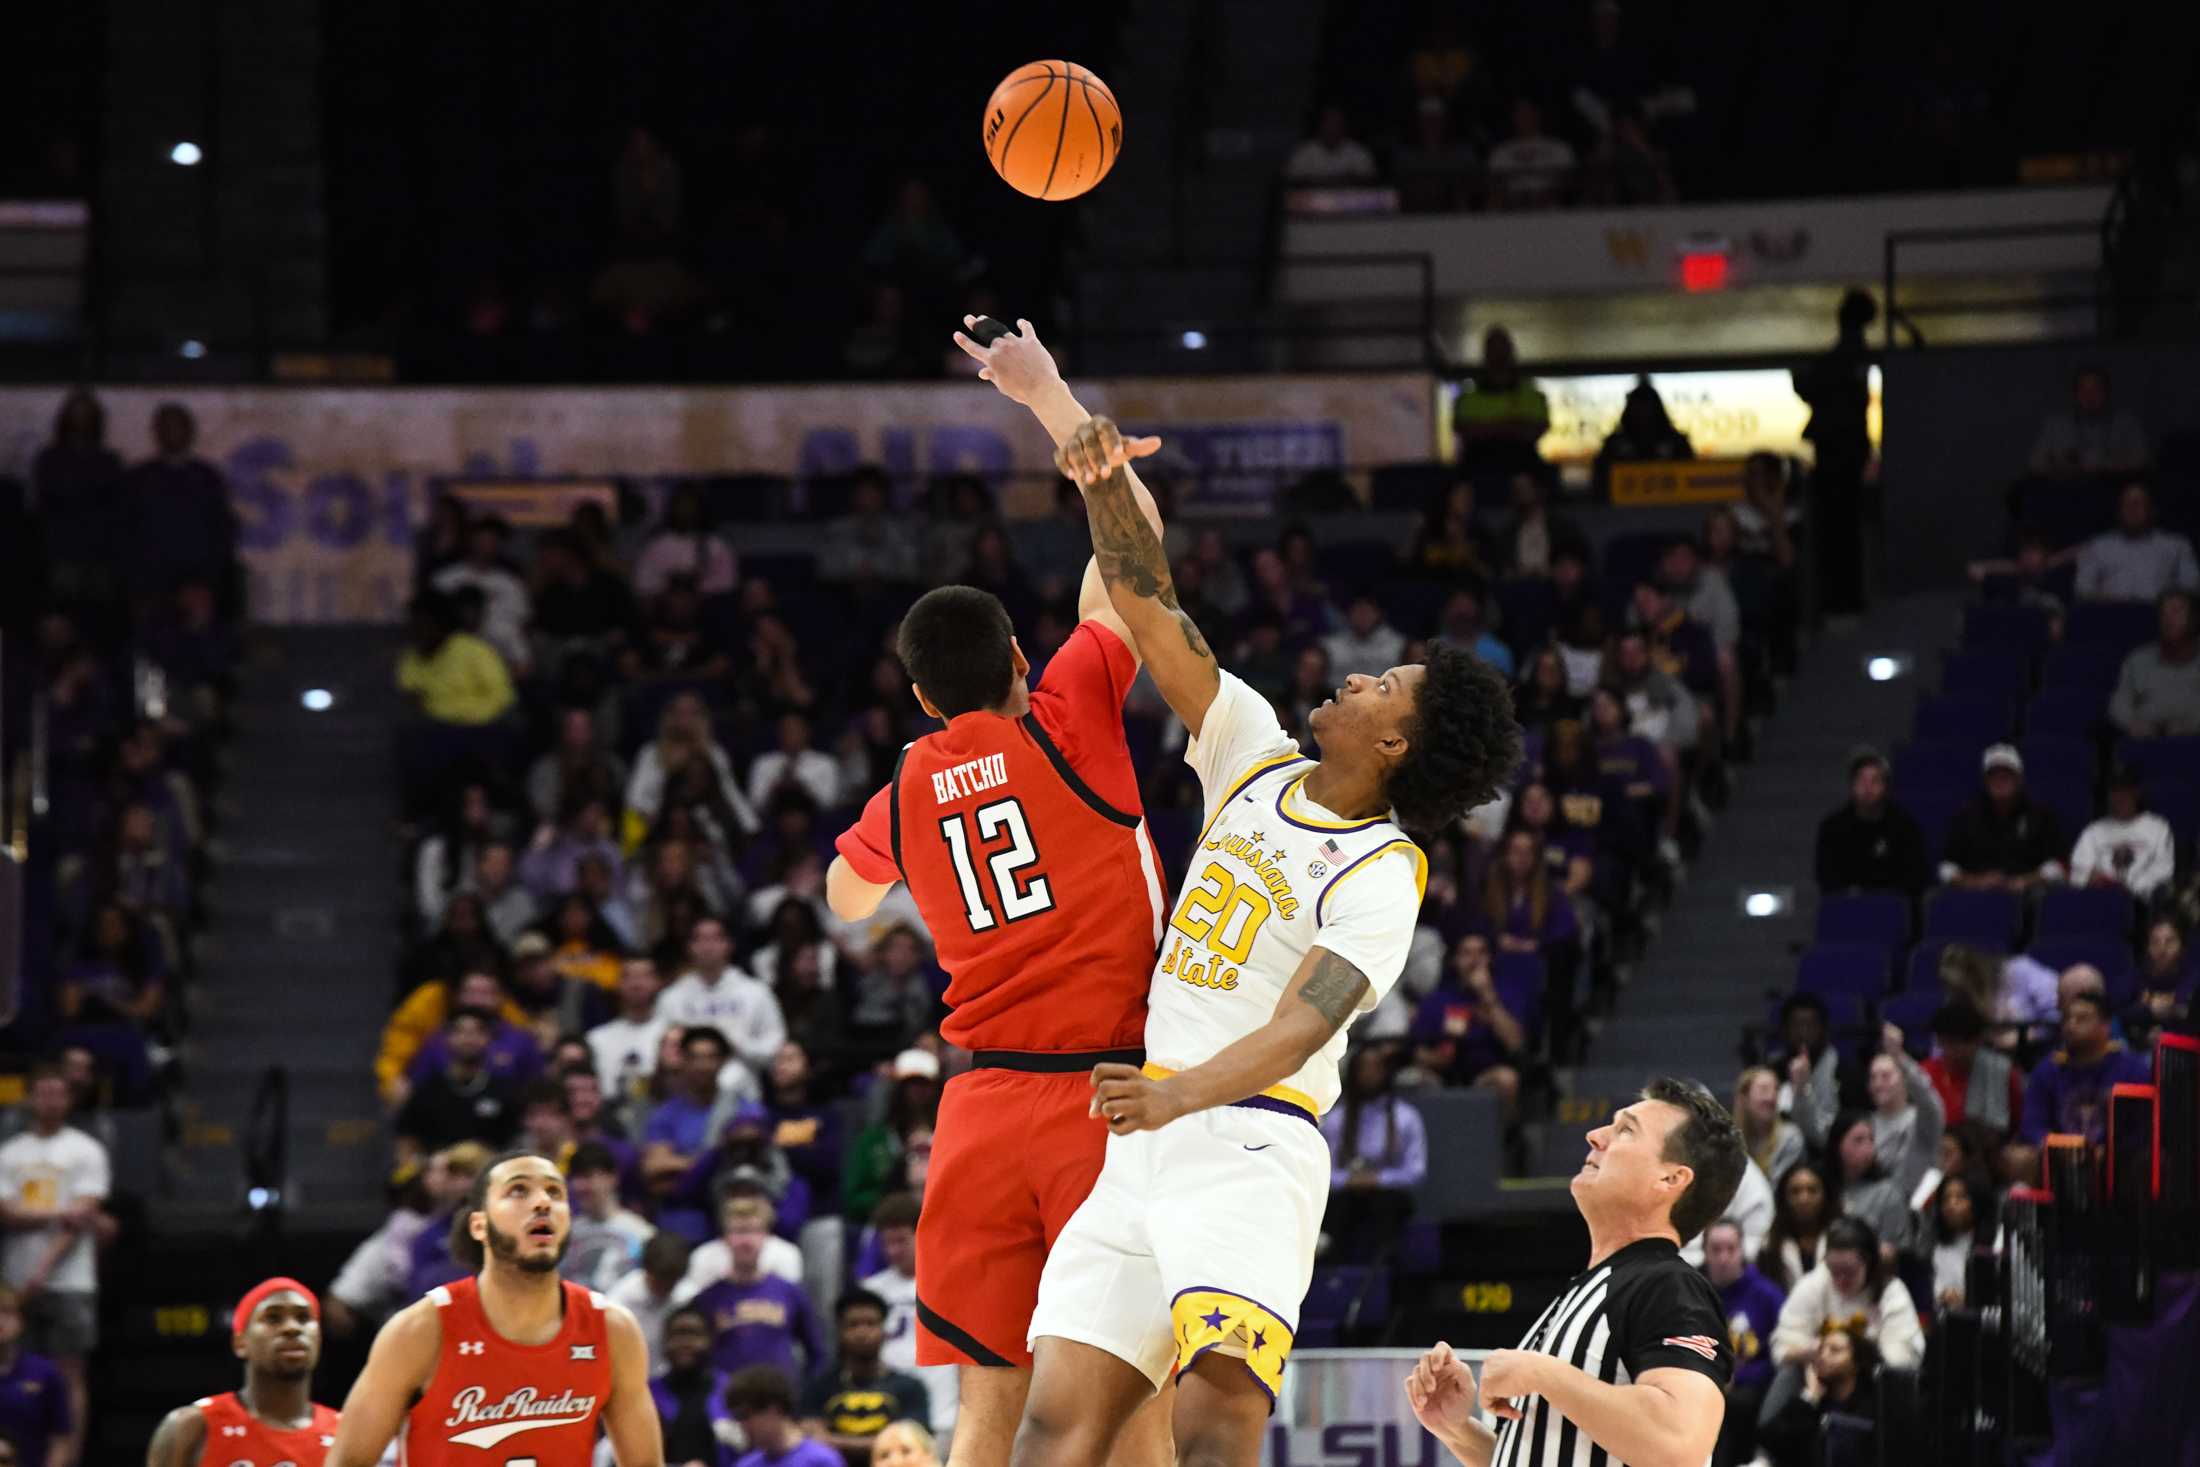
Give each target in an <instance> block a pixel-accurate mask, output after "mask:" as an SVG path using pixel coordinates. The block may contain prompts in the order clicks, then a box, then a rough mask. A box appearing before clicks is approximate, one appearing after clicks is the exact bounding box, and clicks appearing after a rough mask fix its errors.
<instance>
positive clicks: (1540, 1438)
mask: <svg viewBox="0 0 2200 1467" xmlns="http://www.w3.org/2000/svg"><path fill="white" fill-rule="evenodd" d="M1519 1348H1521V1349H1523V1350H1533V1351H1535V1352H1536V1353H1537V1354H1539V1355H1555V1356H1557V1357H1558V1358H1559V1359H1561V1360H1564V1361H1565V1362H1566V1363H1567V1364H1569V1365H1572V1366H1574V1367H1576V1368H1577V1369H1579V1370H1581V1371H1583V1372H1585V1373H1586V1374H1588V1375H1590V1376H1593V1377H1595V1378H1596V1379H1598V1380H1601V1381H1604V1382H1606V1383H1607V1384H1610V1385H1626V1384H1627V1383H1628V1382H1629V1381H1632V1380H1634V1379H1636V1378H1637V1377H1639V1376H1641V1375H1642V1374H1644V1373H1645V1372H1647V1371H1652V1370H1663V1369H1669V1368H1670V1369H1679V1370H1693V1371H1695V1372H1696V1373H1697V1374H1699V1375H1705V1376H1709V1377H1710V1378H1711V1380H1712V1381H1713V1382H1714V1383H1715V1384H1716V1385H1718V1387H1719V1388H1720V1389H1721V1390H1724V1389H1725V1388H1726V1384H1727V1382H1728V1381H1729V1380H1731V1379H1732V1378H1733V1375H1734V1354H1733V1351H1732V1350H1731V1349H1730V1348H1729V1347H1728V1344H1727V1330H1726V1311H1725V1310H1724V1309H1723V1308H1722V1307H1721V1306H1720V1304H1719V1296H1718V1293H1717V1291H1715V1290H1714V1289H1713V1288H1712V1287H1711V1284H1710V1282H1709V1281H1708V1280H1707V1279H1705V1278H1704V1276H1703V1275H1702V1274H1700V1273H1698V1272H1697V1271H1696V1270H1695V1269H1693V1268H1691V1267H1690V1266H1689V1265H1688V1264H1687V1263H1685V1262H1683V1261H1682V1259H1681V1253H1680V1249H1679V1248H1677V1247H1675V1246H1674V1244H1673V1242H1672V1241H1671V1240H1670V1239H1666V1238H1645V1239H1643V1240H1642V1241H1641V1242H1639V1243H1630V1244H1628V1245H1627V1246H1626V1247H1625V1248H1622V1249H1620V1250H1619V1251H1618V1252H1617V1253H1614V1254H1613V1255H1612V1256H1611V1257H1609V1258H1606V1259H1604V1260H1603V1261H1602V1262H1600V1263H1598V1264H1596V1265H1595V1266H1594V1267H1592V1268H1591V1269H1590V1270H1589V1271H1588V1272H1587V1273H1584V1274H1580V1275H1578V1276H1577V1277H1575V1279H1574V1280H1573V1282H1572V1283H1570V1284H1568V1285H1567V1286H1566V1291H1565V1292H1564V1293H1562V1294H1560V1295H1559V1296H1558V1299H1557V1300H1556V1302H1554V1303H1553V1304H1552V1305H1551V1307H1550V1308H1548V1309H1546V1310H1544V1311H1543V1313H1542V1315H1541V1317H1540V1318H1538V1319H1537V1320H1536V1322H1535V1325H1534V1327H1533V1328H1531V1329H1530V1330H1529V1331H1528V1333H1527V1335H1526V1336H1525V1337H1524V1338H1522V1340H1521V1341H1520V1346H1519ZM1525 1405H1526V1409H1525V1410H1524V1411H1522V1413H1521V1415H1520V1418H1519V1419H1518V1420H1517V1421H1504V1422H1500V1423H1499V1426H1498V1432H1497V1446H1496V1448H1495V1450H1493V1451H1492V1452H1491V1453H1490V1467H1626V1464H1625V1463H1623V1462H1621V1461H1620V1460H1619V1459H1618V1458H1616V1457H1614V1456H1612V1455H1611V1454H1610V1453H1609V1452H1607V1451H1605V1450H1604V1448H1602V1447H1600V1446H1598V1445H1597V1444H1596V1443H1595V1442H1592V1441H1590V1440H1589V1435H1588V1433H1587V1432H1585V1431H1582V1430H1581V1429H1580V1428H1579V1427H1577V1426H1575V1425H1574V1424H1573V1423H1572V1422H1571V1421H1568V1420H1567V1419H1566V1418H1565V1417H1563V1416H1561V1415H1559V1414H1558V1412H1557V1411H1555V1410H1553V1409H1552V1408H1551V1404H1550V1402H1548V1401H1546V1400H1544V1399H1543V1398H1542V1397H1541V1396H1531V1397H1529V1398H1528V1400H1527V1402H1526V1403H1525Z"/></svg>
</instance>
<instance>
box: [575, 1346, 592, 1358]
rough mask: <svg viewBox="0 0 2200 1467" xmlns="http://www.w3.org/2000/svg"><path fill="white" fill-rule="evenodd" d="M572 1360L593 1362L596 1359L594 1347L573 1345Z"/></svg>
mask: <svg viewBox="0 0 2200 1467" xmlns="http://www.w3.org/2000/svg"><path fill="white" fill-rule="evenodd" d="M573 1358H574V1359H575V1360H593V1359H595V1358H596V1347H595V1346H594V1345H575V1346H574V1347H573Z"/></svg>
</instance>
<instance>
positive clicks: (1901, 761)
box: [1893, 739, 1986, 789]
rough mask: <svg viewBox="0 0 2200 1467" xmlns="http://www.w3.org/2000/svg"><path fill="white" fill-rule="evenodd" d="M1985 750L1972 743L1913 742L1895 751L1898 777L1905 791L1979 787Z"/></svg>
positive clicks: (1961, 740) (1949, 740) (1946, 741)
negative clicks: (1980, 769) (1980, 770)
mask: <svg viewBox="0 0 2200 1467" xmlns="http://www.w3.org/2000/svg"><path fill="white" fill-rule="evenodd" d="M1985 748H1986V745H1985V744H1984V743H1983V742H1973V741H1971V740H1968V739H1912V740H1910V741H1909V742H1908V743H1905V744H1897V745H1895V747H1894V760H1893V763H1894V777H1895V779H1896V780H1898V781H1899V782H1900V784H1901V787H1902V788H1903V789H1916V788H1926V787H1932V788H1942V787H1953V788H1956V789H1962V788H1965V787H1967V786H1970V785H1974V784H1977V783H1978V778H1979V755H1980V754H1982V753H1983V752H1985Z"/></svg>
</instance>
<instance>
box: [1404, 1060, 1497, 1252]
mask: <svg viewBox="0 0 2200 1467" xmlns="http://www.w3.org/2000/svg"><path fill="white" fill-rule="evenodd" d="M1401 1098H1402V1099H1403V1100H1404V1101H1405V1102H1406V1103H1407V1104H1408V1105H1410V1106H1412V1107H1413V1108H1414V1109H1415V1110H1417V1111H1419V1112H1420V1113H1421V1122H1422V1125H1423V1126H1424V1127H1426V1128H1427V1131H1428V1134H1429V1136H1430V1137H1431V1138H1432V1140H1433V1139H1435V1138H1441V1144H1440V1145H1431V1146H1430V1147H1429V1153H1428V1174H1427V1175H1426V1176H1425V1177H1423V1178H1422V1179H1421V1185H1419V1186H1418V1187H1415V1188H1414V1189H1413V1215H1414V1216H1415V1217H1416V1218H1425V1219H1428V1220H1430V1221H1433V1222H1439V1223H1442V1222H1450V1221H1452V1220H1454V1219H1456V1218H1462V1217H1466V1216H1468V1215H1469V1214H1471V1213H1473V1212H1474V1211H1475V1210H1476V1209H1477V1208H1482V1207H1486V1206H1488V1205H1489V1202H1490V1199H1491V1198H1492V1197H1493V1196H1494V1195H1495V1193H1496V1186H1495V1179H1496V1178H1497V1177H1498V1176H1500V1175H1502V1174H1503V1172H1504V1170H1505V1167H1504V1161H1503V1156H1504V1149H1503V1145H1502V1132H1503V1116H1502V1113H1501V1112H1502V1107H1501V1105H1500V1103H1499V1101H1498V1098H1497V1092H1496V1091H1494V1090H1477V1089H1475V1088H1474V1087H1473V1086H1471V1085H1470V1086H1463V1087H1462V1086H1453V1087H1447V1088H1445V1089H1442V1090H1421V1091H1416V1092H1413V1093H1410V1094H1402V1095H1401Z"/></svg>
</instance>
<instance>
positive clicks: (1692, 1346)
mask: <svg viewBox="0 0 2200 1467" xmlns="http://www.w3.org/2000/svg"><path fill="white" fill-rule="evenodd" d="M1665 1343H1666V1344H1668V1345H1674V1346H1677V1347H1678V1348H1680V1349H1683V1350H1694V1351H1695V1352H1696V1353H1697V1354H1699V1355H1701V1356H1703V1358H1704V1359H1706V1360H1716V1359H1718V1358H1719V1342H1718V1341H1717V1340H1714V1339H1713V1338H1711V1336H1709V1335H1667V1336H1666V1337H1665Z"/></svg>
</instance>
